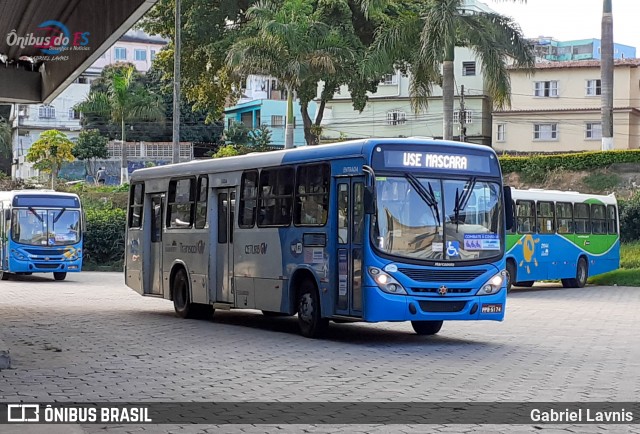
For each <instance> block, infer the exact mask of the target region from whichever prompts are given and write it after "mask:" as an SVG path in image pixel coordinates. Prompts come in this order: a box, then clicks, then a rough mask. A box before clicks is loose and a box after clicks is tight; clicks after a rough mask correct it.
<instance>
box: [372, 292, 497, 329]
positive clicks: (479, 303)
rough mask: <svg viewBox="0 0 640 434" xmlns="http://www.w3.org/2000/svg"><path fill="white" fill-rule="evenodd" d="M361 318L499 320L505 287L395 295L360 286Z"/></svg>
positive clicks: (376, 319) (391, 319)
mask: <svg viewBox="0 0 640 434" xmlns="http://www.w3.org/2000/svg"><path fill="white" fill-rule="evenodd" d="M363 290H364V318H363V319H364V320H365V321H368V322H380V321H440V320H443V321H469V320H489V321H502V320H503V319H504V312H505V307H506V301H507V291H506V289H505V288H502V289H501V290H500V291H498V292H497V293H496V294H491V295H482V296H465V297H457V296H430V297H416V296H412V295H395V294H387V293H385V292H382V291H381V290H380V289H379V288H377V287H364V288H363Z"/></svg>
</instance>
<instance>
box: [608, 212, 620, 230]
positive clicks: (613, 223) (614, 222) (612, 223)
mask: <svg viewBox="0 0 640 434" xmlns="http://www.w3.org/2000/svg"><path fill="white" fill-rule="evenodd" d="M607 230H608V232H609V233H610V234H617V233H618V218H617V213H616V207H615V206H613V205H607Z"/></svg>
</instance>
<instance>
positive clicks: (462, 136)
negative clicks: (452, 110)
mask: <svg viewBox="0 0 640 434" xmlns="http://www.w3.org/2000/svg"><path fill="white" fill-rule="evenodd" d="M466 117H467V112H466V111H465V110H464V84H461V85H460V116H458V118H459V121H460V141H461V142H464V141H465V139H466V134H465V133H466V131H465V130H466V129H465V127H464V123H465V121H466V120H467V119H466Z"/></svg>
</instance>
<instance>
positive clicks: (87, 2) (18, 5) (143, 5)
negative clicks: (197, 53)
mask: <svg viewBox="0 0 640 434" xmlns="http://www.w3.org/2000/svg"><path fill="white" fill-rule="evenodd" d="M156 1H157V0H0V103H24V104H29V103H41V102H45V103H47V102H51V101H52V100H53V99H54V98H55V97H56V96H58V94H60V92H62V91H63V90H64V88H65V87H67V86H68V85H69V84H71V83H73V81H74V80H75V79H76V78H77V77H78V76H79V75H80V74H81V73H82V72H83V71H84V70H86V69H87V68H88V67H89V66H90V65H91V64H92V63H93V62H94V61H96V60H97V59H98V58H99V57H100V56H101V55H102V53H104V52H105V51H106V50H107V49H108V48H109V47H110V46H111V45H113V44H114V43H115V42H116V41H117V40H118V39H119V38H120V37H121V36H122V35H123V34H124V33H125V32H126V31H127V30H129V29H130V28H131V27H132V26H133V25H134V24H135V23H136V22H137V21H138V20H139V19H140V18H141V17H142V16H143V15H144V13H145V12H146V11H147V10H149V9H150V8H151V7H152V6H153V5H154V4H155V3H156Z"/></svg>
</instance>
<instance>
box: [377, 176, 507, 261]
mask: <svg viewBox="0 0 640 434" xmlns="http://www.w3.org/2000/svg"><path fill="white" fill-rule="evenodd" d="M376 191H377V215H376V216H375V217H376V218H374V219H372V223H373V231H372V233H373V236H374V242H375V245H376V247H377V248H378V249H379V250H380V251H382V252H383V253H386V254H388V255H394V256H399V257H403V258H411V259H425V260H439V261H475V260H478V259H486V258H495V257H496V256H499V255H500V254H501V253H502V248H503V246H502V245H501V239H502V234H503V231H504V228H503V227H502V226H503V224H502V211H501V205H500V203H501V201H500V193H501V189H500V184H499V183H498V182H491V181H482V180H477V179H476V178H475V177H470V178H467V179H439V178H425V177H416V176H414V175H412V174H409V173H407V174H404V175H400V176H387V177H377V178H376Z"/></svg>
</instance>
